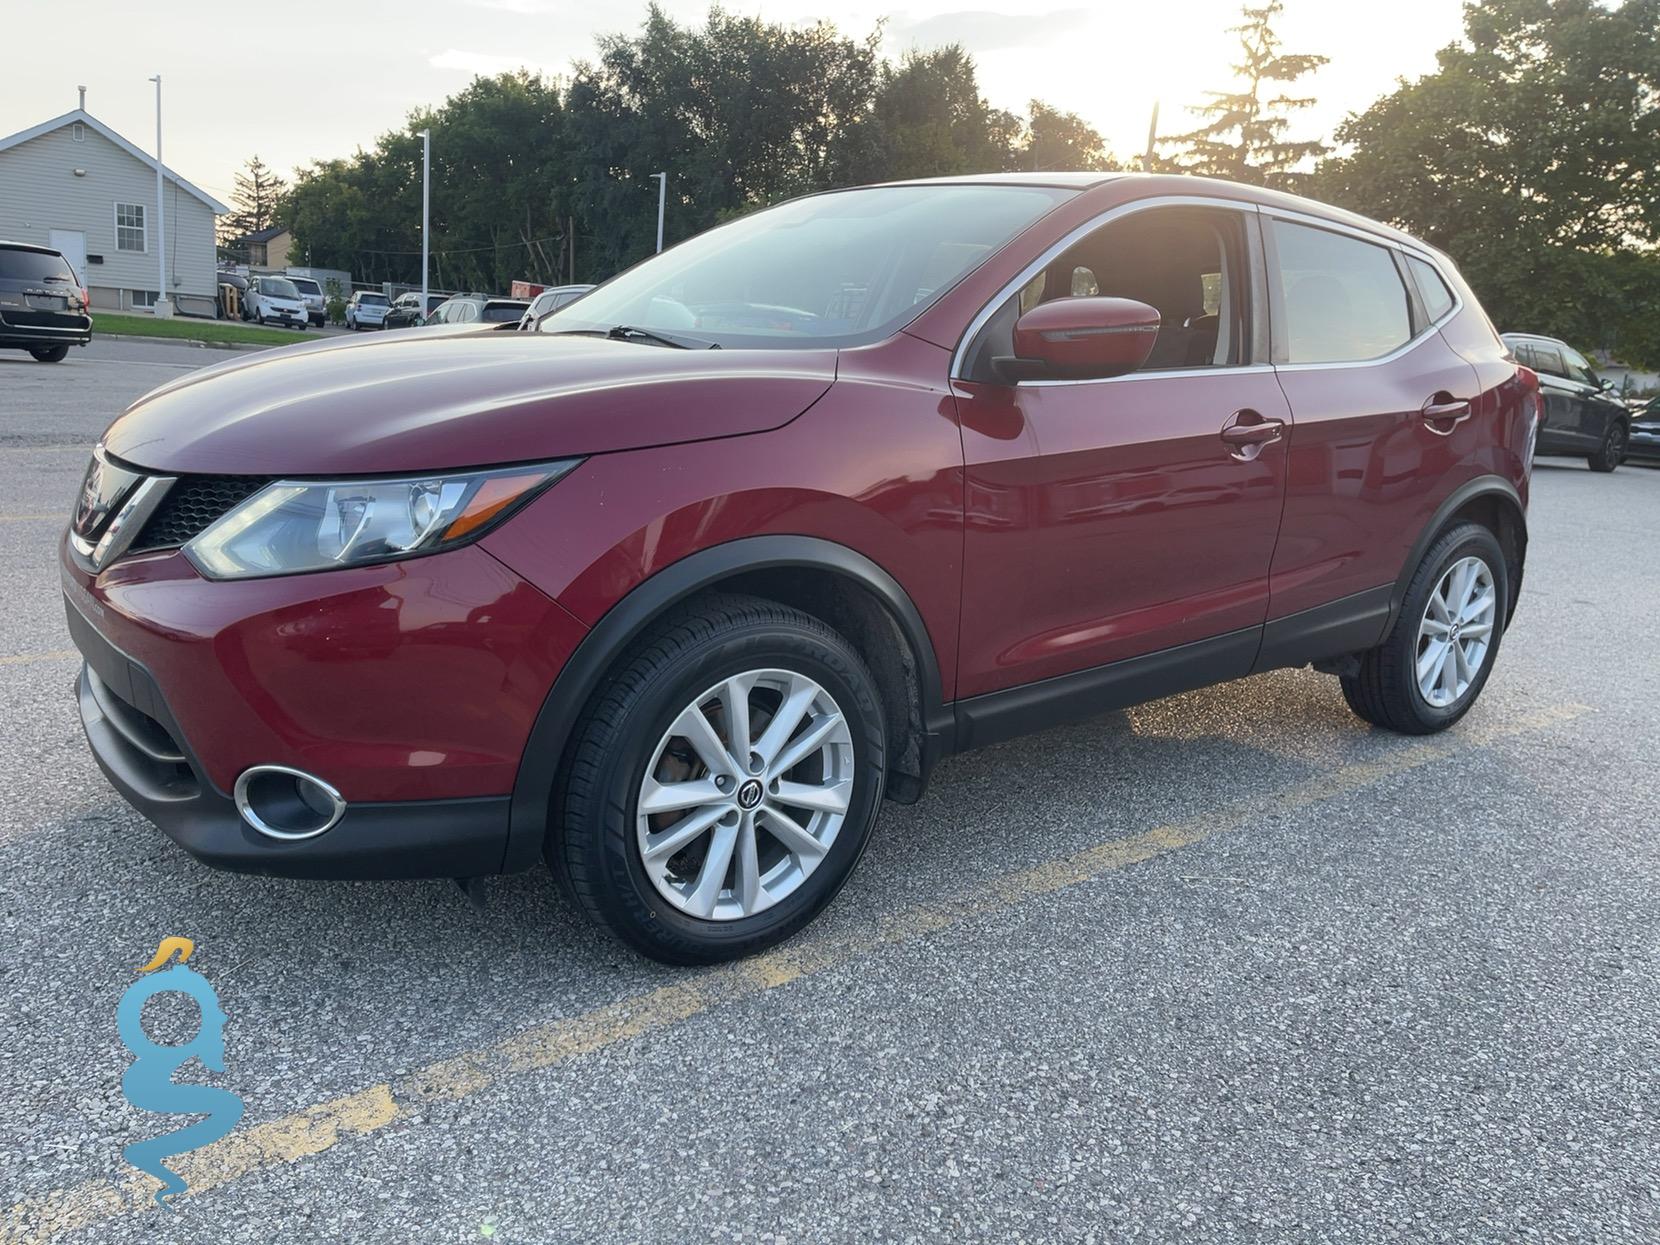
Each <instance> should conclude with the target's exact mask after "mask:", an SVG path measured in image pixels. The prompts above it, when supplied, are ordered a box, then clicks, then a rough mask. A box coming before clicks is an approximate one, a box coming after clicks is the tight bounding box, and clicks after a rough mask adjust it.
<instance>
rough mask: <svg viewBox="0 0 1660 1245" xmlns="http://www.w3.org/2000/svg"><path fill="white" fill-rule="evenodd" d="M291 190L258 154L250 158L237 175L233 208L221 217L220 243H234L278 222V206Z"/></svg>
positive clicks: (223, 244)
mask: <svg viewBox="0 0 1660 1245" xmlns="http://www.w3.org/2000/svg"><path fill="white" fill-rule="evenodd" d="M287 193H288V183H287V181H285V180H284V179H283V178H282V177H280V176H279V175H278V174H277V173H275V172H273V171H272V170H271V168H270V166H269V165H267V164H266V163H265V161H263V160H261V159H260V158H259V157H258V156H257V155H256V156H255V157H254V158H253V159H251V160H249V161H248V164H247V168H246V171H245V172H239V173H237V174H236V181H235V190H234V192H233V193H232V195H231V211H230V212H229V214H227V215H225V216H222V217H220V219H219V245H220V246H226V247H228V246H231V245H233V244H234V243H236V242H237V241H238V240H239V239H241V238H245V237H247V236H248V235H249V234H251V233H256V232H258V231H259V230H261V229H266V228H268V227H270V226H271V225H274V224H276V223H277V209H278V206H279V205H280V204H281V202H282V199H283V196H284V195H286V194H287Z"/></svg>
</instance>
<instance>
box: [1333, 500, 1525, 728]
mask: <svg viewBox="0 0 1660 1245" xmlns="http://www.w3.org/2000/svg"><path fill="white" fill-rule="evenodd" d="M1509 599H1510V597H1509V582H1508V580H1507V578H1506V570H1505V562H1504V551H1503V550H1502V549H1500V548H1499V542H1498V540H1497V539H1496V538H1495V537H1494V535H1493V533H1492V532H1490V531H1488V530H1487V529H1486V528H1485V527H1482V526H1481V525H1479V524H1476V523H1464V524H1460V525H1459V526H1458V527H1455V528H1453V529H1452V530H1451V531H1450V532H1448V533H1446V535H1444V536H1442V537H1441V538H1440V539H1439V540H1437V541H1436V542H1435V544H1434V545H1432V546H1431V547H1430V550H1429V552H1428V553H1427V554H1425V555H1424V560H1423V561H1422V562H1421V563H1420V564H1419V566H1418V570H1417V572H1416V573H1415V574H1414V575H1413V577H1412V582H1411V583H1410V584H1409V585H1408V587H1407V592H1406V599H1405V601H1404V602H1403V603H1402V605H1401V612H1400V614H1399V616H1398V617H1397V618H1396V619H1395V624H1394V626H1393V627H1391V628H1390V631H1389V635H1388V636H1387V637H1386V638H1385V639H1384V641H1383V643H1382V644H1380V645H1378V646H1377V647H1376V648H1374V649H1371V650H1370V651H1368V652H1366V653H1363V654H1361V657H1360V669H1359V670H1358V671H1357V672H1356V673H1354V674H1352V675H1344V676H1343V679H1342V682H1343V698H1344V699H1345V700H1347V701H1348V703H1349V708H1351V709H1353V710H1354V711H1355V713H1357V714H1358V715H1360V717H1362V718H1364V719H1365V720H1366V721H1368V722H1371V723H1373V724H1374V725H1376V726H1382V727H1385V728H1387V729H1389V730H1392V731H1400V732H1401V733H1403V734H1407V735H1428V734H1432V733H1433V732H1435V731H1440V730H1445V729H1446V728H1447V727H1449V726H1451V725H1452V724H1453V723H1454V722H1456V721H1458V719H1459V718H1461V717H1463V716H1464V715H1465V714H1466V713H1468V712H1469V709H1470V706H1471V705H1473V704H1475V702H1476V697H1478V696H1480V695H1481V689H1482V688H1483V687H1485V686H1486V685H1487V676H1488V675H1489V674H1490V673H1491V672H1492V669H1493V661H1494V659H1495V658H1496V657H1497V656H1498V651H1499V640H1500V639H1501V638H1502V636H1503V634H1504V614H1505V602H1506V601H1508V600H1509Z"/></svg>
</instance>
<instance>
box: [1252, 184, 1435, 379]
mask: <svg viewBox="0 0 1660 1245" xmlns="http://www.w3.org/2000/svg"><path fill="white" fill-rule="evenodd" d="M1262 215H1263V216H1264V218H1266V219H1268V220H1283V221H1285V222H1286V223H1287V224H1290V225H1303V226H1306V227H1308V228H1311V229H1324V230H1326V231H1327V232H1329V233H1339V234H1347V235H1348V236H1350V237H1352V238H1354V239H1356V240H1357V241H1360V242H1366V243H1370V244H1371V245H1372V246H1381V247H1383V248H1384V249H1385V250H1390V251H1396V252H1398V253H1399V254H1401V255H1402V256H1408V255H1409V256H1411V257H1412V258H1413V259H1420V260H1423V261H1424V262H1425V263H1426V264H1428V265H1429V266H1430V267H1431V268H1433V269H1435V271H1436V274H1437V275H1438V276H1440V278H1441V280H1442V283H1443V284H1445V285H1446V287H1447V292H1448V293H1449V294H1451V295H1452V299H1453V302H1452V306H1451V307H1449V308H1447V310H1446V311H1444V312H1443V313H1442V314H1441V315H1440V316H1438V317H1437V318H1436V319H1434V320H1431V321H1430V322H1429V323H1428V324H1426V325H1424V327H1423V328H1422V329H1420V330H1419V331H1418V332H1416V333H1414V334H1413V335H1412V336H1411V337H1409V338H1407V340H1406V341H1404V342H1402V343H1401V344H1400V345H1399V346H1396V347H1395V349H1393V350H1391V351H1390V352H1389V353H1388V354H1380V355H1378V356H1377V357H1376V358H1373V359H1335V360H1332V361H1330V362H1324V363H1276V364H1274V366H1275V367H1276V368H1278V369H1279V370H1280V371H1282V372H1321V371H1327V370H1329V369H1331V368H1339V367H1379V366H1381V365H1383V364H1385V363H1393V362H1394V361H1395V360H1396V359H1398V358H1400V357H1401V356H1402V355H1405V354H1408V353H1410V352H1411V351H1413V350H1416V349H1417V348H1418V346H1419V345H1421V344H1422V343H1423V342H1424V340H1425V339H1426V338H1428V337H1429V335H1430V334H1431V333H1437V332H1439V331H1440V329H1441V326H1442V325H1443V324H1446V323H1447V322H1448V321H1449V320H1451V319H1452V318H1453V317H1454V316H1456V315H1457V314H1458V313H1459V312H1460V311H1462V310H1463V309H1464V295H1463V294H1462V293H1461V292H1460V290H1459V284H1458V282H1456V281H1454V280H1452V279H1451V278H1449V277H1448V276H1447V270H1446V269H1445V268H1443V267H1442V266H1441V260H1440V257H1439V256H1437V255H1436V254H1434V253H1433V252H1432V251H1430V250H1429V248H1428V247H1422V246H1408V245H1407V244H1406V243H1404V242H1402V241H1401V240H1400V239H1398V238H1392V237H1389V236H1388V235H1386V234H1381V233H1370V232H1368V231H1367V230H1364V229H1360V228H1357V227H1355V226H1353V225H1348V224H1345V223H1343V222H1342V221H1333V220H1327V219H1325V218H1324V217H1322V216H1314V215H1312V214H1310V213H1307V212H1295V211H1292V210H1291V209H1289V208H1280V207H1266V206H1265V207H1263V208H1262ZM1276 251H1277V248H1276ZM1274 275H1275V276H1277V275H1278V274H1277V273H1276V274H1274ZM1397 275H1398V274H1397ZM1274 289H1275V282H1274V281H1270V282H1269V283H1268V294H1269V297H1270V298H1272V297H1273V295H1274ZM1408 293H1410V291H1408ZM1280 297H1281V299H1282V301H1283V299H1284V291H1283V290H1281V291H1280Z"/></svg>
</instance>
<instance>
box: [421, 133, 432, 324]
mask: <svg viewBox="0 0 1660 1245" xmlns="http://www.w3.org/2000/svg"><path fill="white" fill-rule="evenodd" d="M431 231H432V131H431V130H422V131H421V319H422V320H425V319H426V318H427V272H428V270H429V265H428V262H427V255H428V253H429V251H428V248H429V245H430V244H429V238H430V235H431Z"/></svg>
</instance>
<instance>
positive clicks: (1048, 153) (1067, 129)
mask: <svg viewBox="0 0 1660 1245" xmlns="http://www.w3.org/2000/svg"><path fill="white" fill-rule="evenodd" d="M1030 112H1031V119H1030V120H1029V121H1028V122H1027V123H1026V135H1025V138H1024V140H1023V141H1022V143H1021V145H1020V150H1019V152H1018V154H1017V164H1018V166H1019V167H1020V168H1022V169H1026V170H1030V171H1032V172H1041V171H1044V170H1050V171H1064V170H1074V169H1075V170H1079V171H1084V172H1092V171H1095V170H1101V169H1116V168H1117V167H1118V163H1117V161H1115V160H1114V159H1113V158H1112V155H1111V154H1110V153H1109V152H1108V151H1107V147H1106V143H1105V142H1103V141H1102V139H1101V135H1100V134H1099V133H1098V132H1097V131H1096V130H1095V128H1094V127H1093V126H1091V125H1089V124H1088V123H1086V122H1085V121H1084V119H1083V118H1082V117H1080V116H1078V114H1077V113H1073V112H1061V111H1059V110H1058V109H1054V108H1051V107H1049V106H1048V105H1047V104H1045V103H1044V102H1043V101H1042V100H1036V99H1034V100H1033V101H1032V102H1031V105H1030Z"/></svg>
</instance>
